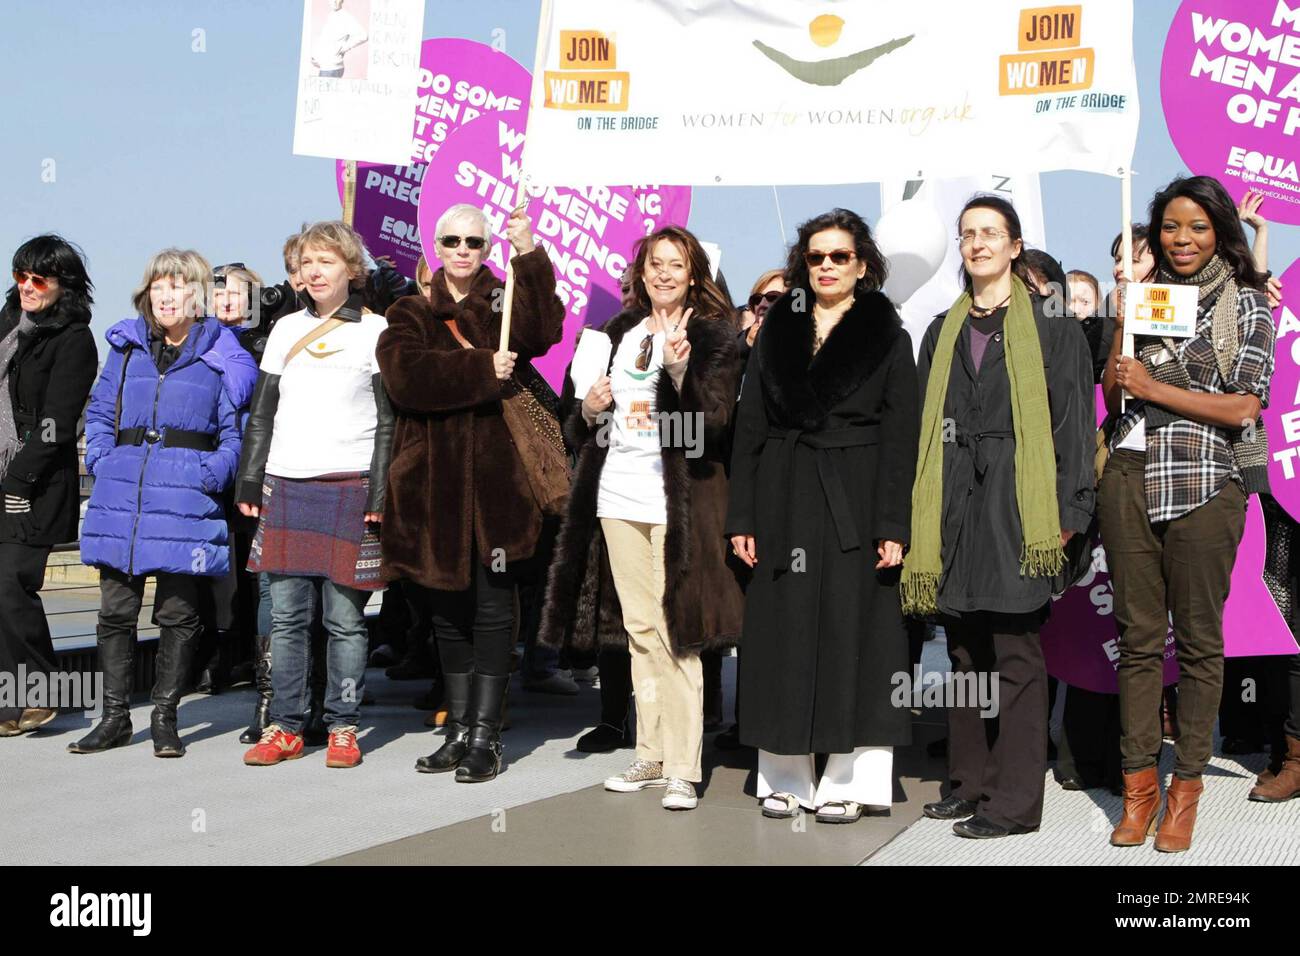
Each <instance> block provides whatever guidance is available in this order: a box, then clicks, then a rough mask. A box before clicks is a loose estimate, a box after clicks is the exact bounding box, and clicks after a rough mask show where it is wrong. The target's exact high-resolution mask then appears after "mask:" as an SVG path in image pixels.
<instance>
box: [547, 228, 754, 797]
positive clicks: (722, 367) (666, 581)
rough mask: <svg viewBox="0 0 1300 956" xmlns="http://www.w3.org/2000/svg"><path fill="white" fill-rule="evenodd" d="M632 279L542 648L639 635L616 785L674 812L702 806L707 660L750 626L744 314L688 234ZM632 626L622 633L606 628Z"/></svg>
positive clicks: (583, 441)
mask: <svg viewBox="0 0 1300 956" xmlns="http://www.w3.org/2000/svg"><path fill="white" fill-rule="evenodd" d="M629 274H630V275H631V276H633V277H635V278H634V279H633V287H632V289H631V293H632V296H633V299H634V301H633V304H632V306H631V307H630V308H628V309H626V310H624V311H623V312H621V313H620V314H619V315H617V316H615V317H614V318H613V319H611V320H610V321H609V322H608V323H607V324H606V325H605V326H604V327H603V329H602V331H603V332H604V333H605V334H606V335H608V336H609V338H610V341H611V345H612V354H611V358H610V363H609V366H608V374H606V375H602V376H601V377H600V378H599V379H598V380H597V382H596V384H595V385H594V386H592V388H591V390H590V391H589V392H588V393H587V395H586V397H585V399H584V400H583V402H582V404H581V408H580V409H578V410H575V412H574V413H573V414H572V415H571V416H570V418H569V420H568V422H567V423H566V426H565V437H566V439H567V440H568V442H569V443H570V445H571V447H574V448H577V449H580V451H579V454H580V457H579V460H578V467H577V472H576V475H575V478H574V485H573V490H572V492H571V494H570V496H569V507H568V511H567V514H566V516H565V521H564V526H563V529H562V530H561V532H560V536H559V540H558V541H557V544H556V556H555V560H554V561H553V563H552V565H551V573H550V581H549V583H548V587H547V596H546V609H545V612H544V616H543V622H542V628H541V633H540V635H539V640H541V641H542V642H543V643H548V644H556V643H560V642H562V641H563V640H565V637H566V634H567V635H569V636H570V637H569V639H570V640H571V641H572V643H573V645H574V646H575V648H578V649H583V648H584V647H585V646H589V644H590V642H591V641H592V640H593V639H592V638H591V637H590V635H589V633H588V632H589V630H590V629H591V628H590V627H588V626H586V625H585V624H584V622H587V624H590V623H591V622H596V630H598V631H600V634H599V637H598V638H597V639H599V640H601V641H602V642H604V643H606V644H612V643H621V642H622V641H623V640H624V639H625V640H626V642H627V645H628V649H629V651H630V652H631V655H632V686H633V693H634V694H635V696H636V711H637V743H636V747H637V750H636V760H635V761H634V762H633V764H632V766H631V767H629V768H628V769H627V770H626V771H624V772H623V773H621V774H617V775H615V776H613V777H610V778H609V779H608V780H606V781H605V789H607V790H611V791H615V792H620V793H623V792H630V791H635V790H641V789H644V788H646V787H662V786H667V788H668V789H667V793H666V794H665V796H664V799H663V805H664V807H665V808H667V809H670V810H689V809H691V808H693V807H694V806H695V805H696V803H697V797H696V793H695V787H694V784H695V783H697V782H698V781H699V780H700V779H701V774H700V744H701V738H702V735H703V727H704V724H703V699H702V697H703V675H702V672H701V667H700V658H699V652H700V651H701V650H706V649H710V648H717V647H722V646H726V645H728V644H731V643H734V642H735V640H736V638H737V637H738V636H739V633H740V625H741V618H742V615H743V599H742V595H741V591H740V585H739V583H738V581H737V578H736V575H735V571H734V570H733V567H732V566H729V565H728V560H729V557H728V551H727V546H726V538H725V536H724V533H723V532H724V524H725V518H726V510H727V477H726V470H725V466H724V462H725V461H726V458H727V431H728V422H729V420H730V417H731V413H732V409H733V408H734V407H735V398H736V380H737V377H738V375H739V364H738V362H737V354H736V333H737V328H736V325H735V321H734V315H735V309H734V308H733V307H732V306H731V303H730V302H728V301H727V299H726V296H725V295H724V294H723V292H722V291H721V290H720V289H719V288H718V286H717V284H716V283H715V282H714V281H713V279H712V278H710V268H709V261H708V257H707V256H706V254H705V252H704V249H703V248H702V247H701V246H700V243H699V241H698V240H697V239H696V238H695V236H693V235H692V234H691V233H689V232H687V231H686V230H685V229H680V228H677V227H675V226H670V227H666V228H664V229H660V230H659V231H658V232H655V233H654V234H652V235H650V236H647V237H646V238H645V239H643V240H641V242H640V244H639V245H638V247H637V252H636V256H635V258H634V260H633V262H632V265H631V266H630V267H629ZM605 567H608V571H605V570H604V568H605ZM611 574H612V581H613V587H606V586H602V579H603V578H604V577H605V576H606V575H611ZM593 605H594V606H593ZM620 617H621V619H622V624H623V628H622V630H623V631H624V632H625V635H624V634H620V633H617V632H614V633H611V631H612V630H613V629H606V628H603V627H600V626H599V624H600V622H602V621H617V620H619V618H620Z"/></svg>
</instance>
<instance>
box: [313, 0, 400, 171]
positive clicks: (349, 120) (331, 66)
mask: <svg viewBox="0 0 1300 956" xmlns="http://www.w3.org/2000/svg"><path fill="white" fill-rule="evenodd" d="M423 32H424V2H423V0H303V5H302V43H301V47H300V52H299V56H298V103H297V112H296V118H295V122H294V131H293V151H294V152H295V153H296V154H298V155H300V156H325V157H328V158H330V159H335V158H339V159H343V160H367V161H370V162H381V163H392V162H404V161H405V158H406V155H407V153H408V152H409V148H410V138H409V135H408V129H409V122H410V115H411V108H412V106H413V105H414V103H415V78H416V64H417V63H418V61H419V56H420V37H421V35H422V34H423Z"/></svg>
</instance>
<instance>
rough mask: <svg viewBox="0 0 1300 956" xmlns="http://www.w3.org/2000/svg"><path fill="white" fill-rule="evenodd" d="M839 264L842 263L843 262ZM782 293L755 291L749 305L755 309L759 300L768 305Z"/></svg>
mask: <svg viewBox="0 0 1300 956" xmlns="http://www.w3.org/2000/svg"><path fill="white" fill-rule="evenodd" d="M834 261H835V259H834V256H833V255H832V258H831V262H834ZM844 261H845V262H847V261H848V260H847V259H846V260H844ZM840 264H841V265H843V263H840ZM783 295H785V293H784V292H777V291H775V290H773V291H772V292H755V293H754V294H753V295H751V296H750V297H749V307H750V308H751V309H757V308H758V304H759V303H760V302H766V303H767V304H768V305H771V304H772V303H773V302H775V301H776V300H777V299H779V298H781V296H783Z"/></svg>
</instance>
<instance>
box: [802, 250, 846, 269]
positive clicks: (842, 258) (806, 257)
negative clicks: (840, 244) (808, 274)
mask: <svg viewBox="0 0 1300 956" xmlns="http://www.w3.org/2000/svg"><path fill="white" fill-rule="evenodd" d="M854 255H855V253H854V252H853V251H852V250H850V249H836V250H835V251H834V252H805V253H804V254H803V261H804V262H806V263H808V268H810V269H816V268H817V267H818V266H819V265H821V264H822V260H823V259H825V258H826V257H827V256H830V260H831V262H833V263H835V264H836V265H837V266H846V265H848V264H849V263H850V262H852V261H853V257H854Z"/></svg>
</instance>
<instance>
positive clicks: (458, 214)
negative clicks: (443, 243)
mask: <svg viewBox="0 0 1300 956" xmlns="http://www.w3.org/2000/svg"><path fill="white" fill-rule="evenodd" d="M457 219H468V220H472V221H473V222H474V223H475V225H477V226H478V231H479V235H481V236H482V237H483V241H484V242H491V241H492V228H491V227H490V226H489V225H488V221H487V216H485V215H483V210H482V209H480V208H479V207H478V206H472V205H470V204H469V203H467V202H458V203H456V205H454V206H452V207H451V208H450V209H448V210H447V211H446V212H444V213H443V214H442V215H441V216H439V217H438V225H437V226H435V227H434V230H433V231H434V238H435V239H436V238H437V237H439V236H441V235H443V234H444V233H445V232H446V228H447V226H449V225H450V224H451V223H452V222H454V221H456V220H457Z"/></svg>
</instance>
